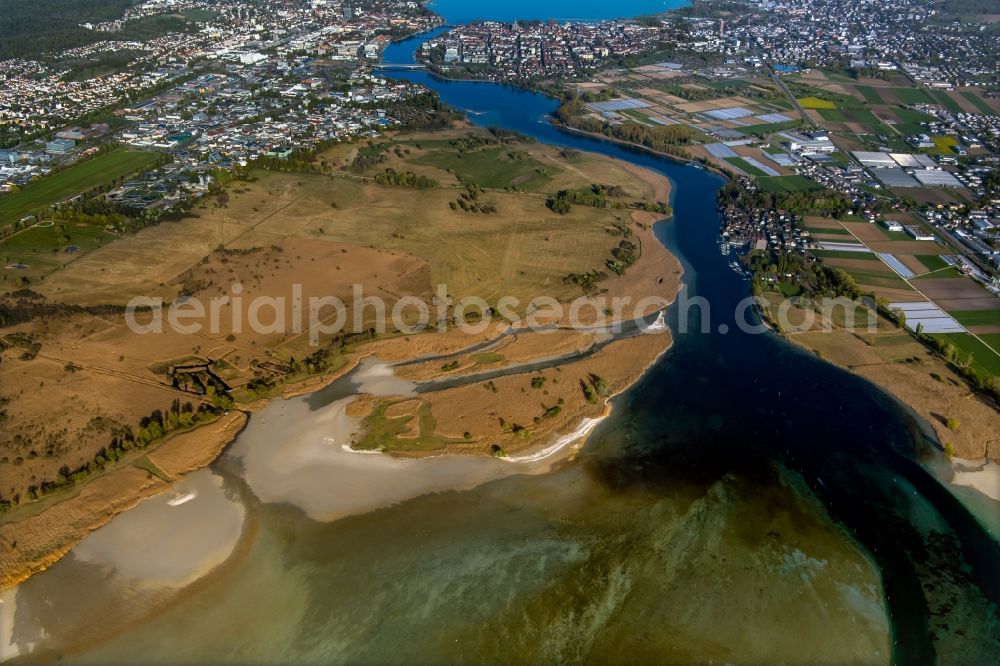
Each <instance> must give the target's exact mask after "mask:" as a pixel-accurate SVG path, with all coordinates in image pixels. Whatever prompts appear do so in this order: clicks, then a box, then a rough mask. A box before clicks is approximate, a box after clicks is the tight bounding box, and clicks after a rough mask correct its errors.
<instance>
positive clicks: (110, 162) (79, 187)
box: [0, 148, 158, 226]
mask: <svg viewBox="0 0 1000 666" xmlns="http://www.w3.org/2000/svg"><path fill="white" fill-rule="evenodd" d="M157 157H158V156H157V155H156V154H155V153H144V152H139V151H136V150H125V149H124V148H118V149H116V150H112V151H111V152H108V153H104V154H103V155H98V156H97V157H95V158H93V159H89V160H87V161H86V162H81V163H80V164H75V165H73V166H71V167H70V168H68V169H66V170H65V171H60V172H59V173H56V174H53V175H51V176H48V177H46V178H43V179H42V180H40V181H38V182H37V183H32V184H31V185H28V186H27V187H25V188H24V189H23V190H21V191H20V192H15V193H13V194H8V195H5V196H2V197H0V226H3V225H6V224H10V223H11V222H17V221H18V220H20V219H22V218H23V217H25V216H26V215H29V214H31V213H33V212H35V211H38V210H44V209H46V208H48V207H49V206H51V205H52V204H55V203H59V202H60V201H64V200H66V199H69V198H71V197H73V196H76V195H77V194H80V193H81V192H86V191H87V190H89V189H91V188H93V187H97V186H99V185H105V184H107V183H110V182H112V181H114V180H116V179H118V178H123V177H125V176H128V175H129V174H132V173H135V172H136V171H139V170H140V169H143V168H145V167H148V166H150V165H151V164H153V163H154V162H155V161H156V159H157Z"/></svg>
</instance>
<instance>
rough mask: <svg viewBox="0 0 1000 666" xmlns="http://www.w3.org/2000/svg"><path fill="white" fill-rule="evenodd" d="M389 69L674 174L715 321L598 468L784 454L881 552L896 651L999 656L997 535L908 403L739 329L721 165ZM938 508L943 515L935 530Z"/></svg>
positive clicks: (668, 362)
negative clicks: (931, 468)
mask: <svg viewBox="0 0 1000 666" xmlns="http://www.w3.org/2000/svg"><path fill="white" fill-rule="evenodd" d="M446 15H447V14H446ZM448 18H449V19H451V18H452V17H451V16H450V15H448ZM428 36H429V35H424V36H422V37H417V38H413V39H410V40H406V41H402V42H399V43H397V44H394V45H393V46H391V47H390V48H389V49H387V51H386V54H385V57H384V60H385V62H392V63H407V62H412V61H413V58H412V54H413V51H414V50H415V48H416V47H417V46H418V45H419V43H420V41H422V39H425V38H426V37H428ZM390 75H391V76H393V77H394V78H405V79H408V80H411V81H415V82H419V83H422V84H424V85H426V86H427V87H429V88H431V89H433V90H435V91H437V92H438V93H439V94H440V96H441V98H442V99H443V100H444V101H445V102H447V103H448V104H450V105H452V106H454V107H456V108H460V109H464V110H466V111H468V112H470V120H472V122H474V123H476V124H478V125H483V126H489V125H499V126H503V127H506V128H509V129H513V130H517V131H519V132H521V133H523V134H527V135H529V136H532V137H535V138H536V139H538V140H539V141H543V142H546V143H551V144H556V145H560V146H565V147H570V148H574V149H578V150H585V151H591V152H596V153H601V154H604V155H608V156H611V157H614V158H618V159H622V160H627V161H629V162H632V163H633V164H637V165H639V166H643V167H646V168H649V169H652V170H654V171H657V172H660V173H662V174H665V175H666V176H667V177H669V178H670V180H671V181H672V183H673V201H672V205H673V208H674V211H675V215H674V218H673V219H672V220H671V221H670V222H669V223H663V224H660V225H658V227H657V235H658V237H659V238H660V239H661V240H662V241H663V242H664V243H665V244H666V246H667V247H668V248H669V249H670V250H671V251H672V252H674V253H675V254H676V255H677V256H678V257H679V258H680V259H681V261H682V263H683V264H684V267H685V271H686V273H685V282H686V284H687V290H688V291H687V296H688V297H694V296H698V297H702V298H704V299H706V300H707V301H708V303H709V304H710V313H711V320H710V326H709V330H707V331H704V332H701V331H694V332H688V333H678V334H677V335H676V336H675V337H676V341H675V344H674V347H673V348H672V349H671V351H670V352H669V353H668V354H667V355H666V356H665V357H664V359H663V360H662V361H661V362H660V363H659V364H658V365H657V366H655V367H654V368H653V369H652V370H651V371H650V372H649V373H648V374H647V376H646V377H645V378H644V379H643V380H642V381H641V382H640V383H639V384H638V385H637V386H636V387H634V389H633V390H632V391H630V392H629V393H628V394H627V395H626V397H625V398H623V399H622V400H621V401H620V404H619V405H618V407H619V412H620V413H619V415H618V416H617V417H616V418H615V419H613V420H612V421H611V422H609V423H608V424H607V425H606V426H604V427H603V428H602V431H603V434H604V435H605V436H601V435H602V431H599V432H598V434H597V436H596V437H594V438H593V441H592V442H591V444H589V445H588V454H589V455H588V458H587V461H588V462H587V464H588V465H590V466H591V467H592V469H593V472H594V473H595V474H596V475H599V476H602V477H605V478H607V479H609V483H613V484H614V485H616V486H619V487H622V486H636V487H648V488H652V489H656V488H664V489H666V488H670V487H672V485H674V484H675V483H690V482H692V481H700V482H704V483H706V484H708V483H711V482H713V481H714V480H717V479H719V478H722V477H723V476H724V475H726V474H738V475H740V476H741V477H744V478H749V479H756V480H758V481H759V482H760V483H773V480H770V479H771V477H770V476H769V475H768V474H767V472H766V470H768V469H769V468H770V467H771V466H772V465H773V464H775V463H778V464H780V465H782V466H783V467H785V468H787V469H789V470H792V471H793V472H795V473H797V474H799V475H801V477H802V479H803V480H804V481H805V484H806V486H807V487H808V489H809V492H811V493H812V494H813V495H815V497H816V498H818V499H819V501H821V502H822V504H823V505H824V506H825V508H826V510H827V512H828V513H829V514H830V515H831V516H832V517H833V518H834V519H835V520H836V521H838V522H839V523H840V524H841V525H843V526H844V527H845V528H846V529H847V530H848V532H849V533H850V534H851V536H852V537H853V538H854V539H855V540H856V541H857V542H858V543H859V544H860V545H861V546H862V547H863V548H864V549H866V550H867V552H868V553H870V555H871V556H872V557H873V558H874V560H875V561H876V562H877V563H878V566H879V567H880V569H881V571H882V575H883V585H884V589H885V593H886V600H887V603H888V607H889V610H890V619H891V623H892V629H893V641H894V657H895V660H896V662H897V663H903V664H910V663H932V662H933V661H934V660H935V658H939V659H944V660H945V661H958V662H959V663H970V661H971V663H990V659H991V657H990V655H992V656H993V657H995V656H996V655H997V654H998V649H1000V648H998V646H1000V632H998V629H997V619H998V618H1000V614H998V611H997V604H998V603H1000V576H998V571H1000V546H998V544H997V543H996V542H995V541H994V540H992V539H991V538H990V537H989V536H988V534H987V533H986V532H985V531H984V530H983V529H982V528H981V527H980V525H979V524H978V523H977V522H976V521H975V520H974V519H973V517H972V516H971V515H970V513H969V512H968V511H967V510H966V509H965V508H964V507H963V506H962V505H961V504H960V503H959V502H958V501H957V500H956V499H955V498H954V497H953V496H952V495H951V494H950V493H949V492H948V491H947V490H946V489H944V488H943V487H942V486H941V485H940V483H939V482H938V481H937V480H935V479H934V478H933V477H932V476H931V475H930V474H929V473H928V472H927V471H926V470H925V469H924V468H923V467H922V466H921V465H920V464H919V463H918V462H917V458H918V456H919V455H920V454H921V453H922V452H923V453H926V452H927V450H928V447H930V446H932V444H931V443H929V442H927V441H926V440H925V438H924V436H923V435H922V434H921V432H922V431H921V428H920V427H919V425H920V424H918V423H917V422H916V421H915V420H914V418H913V417H912V416H911V415H910V413H909V412H908V410H906V409H905V408H903V407H902V406H901V405H899V404H898V403H896V402H895V401H894V400H893V399H891V398H890V397H889V396H887V395H886V394H885V393H884V392H882V391H881V390H879V389H878V388H877V387H875V386H873V385H871V384H869V383H868V382H866V381H865V380H863V379H860V378H858V377H856V376H854V375H851V374H849V373H847V372H845V371H842V370H840V369H838V368H836V367H834V366H831V365H829V364H827V363H825V362H823V361H821V360H819V359H817V358H815V357H814V356H812V355H810V354H807V353H805V352H803V351H801V350H799V349H798V348H796V347H793V346H792V345H790V344H788V343H786V342H785V341H784V340H782V339H781V338H780V337H778V336H776V335H773V334H756V335H754V334H748V333H745V332H741V331H740V330H739V328H738V327H737V325H736V323H737V322H736V312H737V308H738V306H739V304H740V303H741V302H742V301H743V299H744V298H745V297H746V295H747V290H748V286H747V284H746V283H745V282H744V281H743V280H742V278H740V277H739V276H738V275H737V274H735V273H734V272H733V271H731V270H730V269H729V268H728V259H727V258H726V257H724V256H723V255H721V254H720V252H719V250H718V246H717V238H718V233H719V218H718V215H717V211H716V205H715V193H716V190H717V189H718V188H719V187H720V185H722V183H723V180H722V178H721V177H719V176H717V175H714V174H712V173H710V172H707V171H704V170H700V169H696V168H694V167H692V166H687V165H683V164H680V163H678V162H675V161H671V160H668V159H664V158H660V157H658V156H654V155H651V154H646V153H642V152H637V151H632V150H629V149H626V148H623V147H620V146H617V145H614V144H611V143H608V142H604V141H600V140H595V139H591V138H588V137H584V136H581V135H576V134H570V133H567V132H565V131H561V130H560V129H558V128H557V127H555V126H553V125H551V124H550V123H549V122H548V120H547V115H548V114H549V113H551V112H552V111H553V110H554V108H555V107H556V103H555V101H553V100H552V99H550V98H548V97H546V96H544V95H540V94H536V93H532V92H527V91H524V90H521V89H518V88H513V87H510V86H503V85H497V84H492V83H478V82H463V81H444V80H441V79H438V78H435V77H432V76H431V75H429V74H428V73H426V72H422V71H410V72H405V73H397V72H391V73H390ZM678 310H679V308H678V307H675V308H674V309H673V311H672V320H673V321H672V323H673V324H674V329H675V330H677V327H676V324H677V317H678ZM695 312H696V311H695ZM746 317H748V318H750V319H751V320H752V314H749V315H746ZM695 318H696V317H695ZM696 328H697V327H696ZM612 428H613V429H614V430H615V432H614V437H609V436H607V435H608V434H609V433H608V429H612ZM928 522H933V523H935V524H940V525H944V526H945V527H944V528H942V529H938V530H934V531H929V530H927V529H926V524H927V523H928ZM970 609H973V610H970ZM964 636H970V637H971V636H979V639H978V640H979V641H980V642H981V645H980V646H979V647H981V648H982V650H981V651H980V652H975V651H973V653H970V654H972V656H971V657H970V654H964V653H963V655H962V656H961V657H960V658H959V657H957V655H956V654H955V653H954V651H953V647H947V646H953V645H954V644H955V643H956V642H958V643H961V642H962V640H963V637H964Z"/></svg>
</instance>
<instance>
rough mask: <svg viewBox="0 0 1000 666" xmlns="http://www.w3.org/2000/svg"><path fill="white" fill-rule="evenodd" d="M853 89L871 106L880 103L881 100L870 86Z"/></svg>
mask: <svg viewBox="0 0 1000 666" xmlns="http://www.w3.org/2000/svg"><path fill="white" fill-rule="evenodd" d="M855 88H857V89H858V92H859V93H861V96H862V97H864V98H865V101H866V102H869V103H871V104H881V103H882V98H881V97H879V94H878V91H877V90H875V89H874V88H872V87H871V86H855Z"/></svg>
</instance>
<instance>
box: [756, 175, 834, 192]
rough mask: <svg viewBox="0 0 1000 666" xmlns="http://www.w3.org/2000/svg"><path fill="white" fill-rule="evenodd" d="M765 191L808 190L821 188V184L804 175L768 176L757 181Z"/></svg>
mask: <svg viewBox="0 0 1000 666" xmlns="http://www.w3.org/2000/svg"><path fill="white" fill-rule="evenodd" d="M757 183H758V185H759V186H760V189H762V190H764V191H765V192H772V193H775V192H808V191H810V190H821V189H823V186H822V185H820V184H819V183H817V182H816V181H814V180H810V179H808V178H806V177H805V176H797V175H796V176H768V177H766V178H760V179H759V180H758V181H757Z"/></svg>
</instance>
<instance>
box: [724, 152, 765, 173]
mask: <svg viewBox="0 0 1000 666" xmlns="http://www.w3.org/2000/svg"><path fill="white" fill-rule="evenodd" d="M725 160H726V162H728V163H729V164H731V165H733V166H734V167H736V168H737V169H739V170H740V171H742V172H743V173H745V174H747V175H749V176H767V173H765V172H764V171H761V170H760V169H758V168H757V167H755V166H754V165H752V164H750V163H749V162H747V161H746V160H745V159H743V158H742V157H727V158H725Z"/></svg>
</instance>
